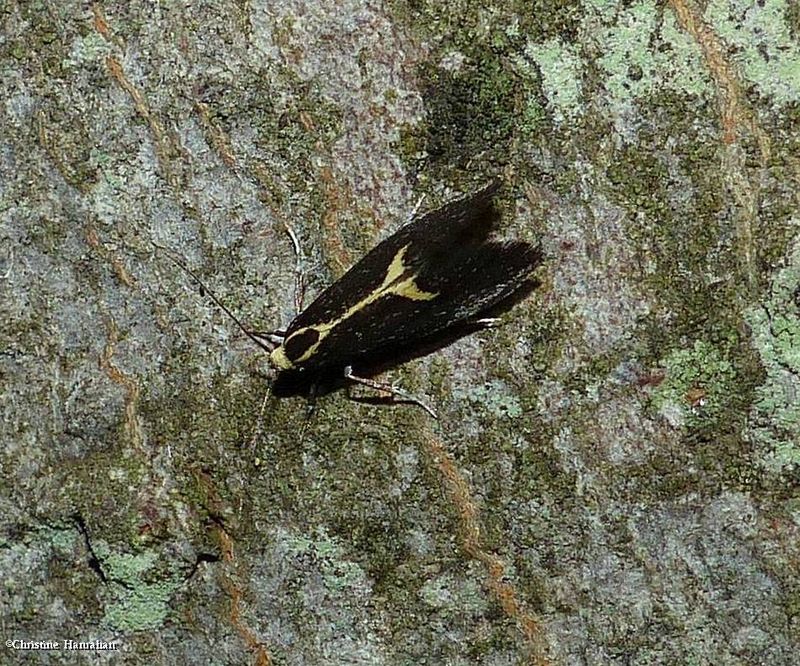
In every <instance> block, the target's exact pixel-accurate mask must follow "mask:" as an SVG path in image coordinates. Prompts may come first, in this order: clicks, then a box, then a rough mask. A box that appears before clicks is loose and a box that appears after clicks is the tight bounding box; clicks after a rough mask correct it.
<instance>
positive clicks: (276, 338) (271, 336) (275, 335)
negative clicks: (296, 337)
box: [248, 329, 286, 347]
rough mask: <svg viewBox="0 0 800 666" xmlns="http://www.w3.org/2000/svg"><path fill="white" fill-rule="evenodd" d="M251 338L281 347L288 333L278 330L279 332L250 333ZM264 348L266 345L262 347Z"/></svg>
mask: <svg viewBox="0 0 800 666" xmlns="http://www.w3.org/2000/svg"><path fill="white" fill-rule="evenodd" d="M248 332H249V334H250V337H251V338H258V339H259V340H261V341H262V342H263V343H264V344H271V345H275V346H276V347H279V346H280V345H282V344H283V341H284V340H285V339H286V331H283V330H281V329H278V330H277V331H248ZM261 346H262V347H263V346H264V345H261Z"/></svg>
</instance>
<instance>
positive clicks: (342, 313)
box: [184, 181, 542, 416]
mask: <svg viewBox="0 0 800 666" xmlns="http://www.w3.org/2000/svg"><path fill="white" fill-rule="evenodd" d="M499 186H500V184H499V182H497V181H493V182H491V183H490V184H489V185H487V186H485V187H483V188H482V189H480V190H479V191H477V192H475V193H473V194H470V195H468V196H466V197H463V198H461V199H458V200H455V201H451V202H450V203H448V204H446V205H444V206H442V207H441V208H437V209H435V210H432V211H429V212H427V213H425V214H424V215H422V216H419V217H417V218H416V219H414V220H412V221H411V222H409V223H408V224H406V225H405V226H403V227H401V228H400V229H399V230H398V231H396V232H395V233H394V234H392V235H391V236H389V237H388V238H386V239H385V240H383V241H381V242H380V243H378V244H377V245H376V246H375V247H374V248H373V249H372V250H370V251H369V252H368V253H367V254H366V255H365V256H364V257H363V258H361V259H360V260H359V261H358V262H356V263H355V264H354V265H353V266H352V267H351V268H350V269H349V270H348V271H347V272H346V273H345V274H344V275H343V276H342V277H340V278H339V279H338V280H336V281H335V282H334V283H333V284H331V285H330V286H329V287H328V288H327V289H325V290H324V291H322V292H321V293H320V294H319V296H317V298H316V299H315V300H314V301H313V302H312V303H311V305H309V306H308V307H307V308H305V309H304V310H303V311H302V312H300V313H299V314H298V315H297V316H296V317H295V318H294V319H293V320H292V321H291V323H290V324H289V325H288V327H286V329H285V330H284V331H278V332H276V333H272V334H268V335H261V334H256V333H253V332H252V331H248V330H247V329H246V328H245V327H244V326H243V325H242V324H241V323H240V322H239V320H238V319H237V318H236V317H235V316H234V315H233V314H232V313H230V312H229V311H228V309H227V308H225V306H224V305H223V304H222V303H220V302H219V301H218V300H217V299H216V297H214V295H213V294H212V293H211V292H208V293H209V295H211V296H212V298H214V300H215V302H217V303H218V304H219V305H220V306H221V307H222V308H223V310H225V312H226V313H227V314H228V315H229V316H231V317H232V318H233V320H234V321H235V322H236V323H237V324H238V325H239V327H240V328H241V329H242V330H243V331H244V332H245V333H246V334H247V335H248V336H249V337H250V338H251V339H253V340H254V341H255V342H256V343H257V344H258V345H259V346H261V347H262V348H264V349H265V350H267V351H268V352H269V360H270V362H271V364H272V365H273V366H274V368H275V369H276V370H277V377H276V380H275V382H274V384H273V387H272V392H273V394H275V395H278V396H286V395H298V394H305V395H307V396H309V397H312V398H313V397H316V396H318V395H322V394H325V393H328V392H330V391H332V390H334V389H336V388H339V387H341V386H343V385H345V384H348V383H353V382H355V383H360V384H365V385H367V386H370V387H372V388H375V389H378V390H381V391H386V392H389V393H391V394H393V395H394V396H397V397H399V398H401V399H403V400H406V401H410V402H413V403H416V404H418V405H420V406H422V407H423V408H424V409H426V410H427V411H428V412H429V413H430V414H431V415H433V416H435V412H434V411H433V410H432V409H431V408H430V407H428V406H427V405H426V404H425V403H423V402H422V401H421V400H419V399H417V398H415V397H413V396H411V395H409V394H407V393H406V392H405V391H402V390H401V389H398V388H396V387H394V386H392V385H388V384H382V383H380V382H377V381H374V380H372V379H370V377H372V376H374V375H375V374H376V373H378V372H380V371H382V370H384V369H387V368H390V367H393V366H394V365H397V364H399V363H402V362H404V361H405V360H408V359H410V358H414V357H415V356H420V355H423V354H425V353H427V352H429V351H431V350H435V349H437V348H440V347H442V346H444V345H446V344H449V342H451V341H453V340H455V339H457V338H459V337H461V336H463V335H466V334H468V333H470V332H473V331H475V330H478V329H481V328H484V327H486V326H490V325H492V324H494V323H496V322H497V319H496V318H495V317H491V316H489V315H491V314H494V313H495V312H499V311H502V310H504V309H505V308H507V307H510V305H513V303H514V302H516V299H517V298H518V297H520V296H524V295H526V294H527V293H528V291H530V290H531V289H533V288H535V286H536V284H537V283H536V282H535V281H534V280H533V279H532V273H533V271H534V270H535V269H536V267H537V266H538V265H539V264H540V263H541V261H542V254H541V250H540V248H539V247H538V246H534V245H531V244H529V243H526V242H523V241H516V240H513V241H501V240H495V239H493V238H492V237H491V233H492V232H493V231H494V230H495V227H496V223H497V221H498V220H499V218H500V215H499V213H498V210H497V208H496V207H495V203H494V200H495V197H496V195H497V191H498V189H499ZM184 268H185V267H184ZM187 270H188V269H187ZM190 274H191V273H190ZM193 277H194V276H193ZM195 279H196V278H195ZM206 291H208V290H207V289H206Z"/></svg>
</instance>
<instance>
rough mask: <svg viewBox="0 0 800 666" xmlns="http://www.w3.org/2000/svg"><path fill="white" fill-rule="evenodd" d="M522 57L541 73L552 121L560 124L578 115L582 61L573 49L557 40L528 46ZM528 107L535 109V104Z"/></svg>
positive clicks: (579, 109)
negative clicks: (528, 59)
mask: <svg viewBox="0 0 800 666" xmlns="http://www.w3.org/2000/svg"><path fill="white" fill-rule="evenodd" d="M525 54H526V55H527V56H528V57H529V58H530V59H531V60H533V61H534V62H535V63H536V64H537V65H538V66H539V70H540V71H541V73H542V89H543V91H544V94H545V95H546V97H547V100H548V103H549V105H550V108H551V110H552V112H553V118H554V120H555V122H556V123H562V122H565V121H568V120H571V119H573V118H575V117H576V116H578V115H579V114H580V112H581V97H582V95H581V79H580V71H581V60H580V58H579V57H578V56H577V55H576V54H575V52H574V49H572V48H571V47H569V46H567V45H565V44H563V43H562V42H561V40H559V39H551V40H549V41H547V42H544V43H542V44H534V43H529V44H528V45H527V47H526V48H525ZM531 108H533V109H537V110H538V104H535V105H533V106H532V107H531Z"/></svg>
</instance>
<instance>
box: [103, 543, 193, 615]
mask: <svg viewBox="0 0 800 666" xmlns="http://www.w3.org/2000/svg"><path fill="white" fill-rule="evenodd" d="M93 548H94V554H95V556H96V557H97V559H98V563H99V566H100V568H101V570H102V571H103V574H104V575H105V577H106V583H107V590H108V595H109V596H108V598H107V599H106V606H105V615H104V617H103V624H104V625H106V626H108V627H110V628H112V629H115V630H118V631H143V630H147V629H154V628H156V627H159V626H161V624H162V623H163V622H164V620H165V619H166V617H167V614H168V613H169V605H168V604H169V600H170V598H171V597H172V595H173V594H174V592H175V590H176V589H177V588H178V586H179V585H180V583H181V576H180V575H178V574H172V575H168V576H167V577H166V578H164V577H163V576H164V574H163V572H156V571H155V570H154V569H155V565H156V563H157V561H158V556H157V554H156V553H154V552H152V551H150V552H145V553H141V554H138V555H134V554H130V553H116V552H114V551H113V550H112V549H111V547H110V546H109V545H108V544H107V543H105V542H103V541H97V542H95V543H94V544H93ZM159 576H161V578H159ZM150 578H152V580H150Z"/></svg>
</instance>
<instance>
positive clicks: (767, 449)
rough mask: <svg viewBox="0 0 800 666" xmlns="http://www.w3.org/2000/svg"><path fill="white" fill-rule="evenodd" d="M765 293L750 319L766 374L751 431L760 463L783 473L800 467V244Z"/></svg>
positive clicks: (754, 339) (752, 417)
mask: <svg viewBox="0 0 800 666" xmlns="http://www.w3.org/2000/svg"><path fill="white" fill-rule="evenodd" d="M767 294H768V296H767V298H766V299H765V300H764V301H763V302H762V303H760V304H758V305H756V306H754V307H752V308H751V309H750V310H749V311H748V312H747V315H746V317H747V321H748V323H749V324H750V326H751V328H752V331H753V334H752V340H753V344H754V345H755V347H756V349H757V350H758V353H759V355H760V356H761V362H762V364H763V366H764V369H765V371H766V374H767V378H766V381H765V382H764V383H763V384H762V385H761V386H759V387H758V388H757V389H756V402H755V405H754V408H753V410H752V413H751V419H750V432H751V437H752V438H753V440H754V441H755V442H756V444H757V445H758V447H759V454H760V456H759V457H760V461H761V463H762V465H763V466H764V467H765V468H766V469H768V470H770V471H772V472H775V473H779V472H782V471H783V470H786V469H792V468H794V467H795V466H796V465H797V464H798V463H800V399H799V397H800V243H798V244H796V246H795V248H794V251H793V252H792V254H791V257H790V260H789V262H788V265H787V267H786V268H784V269H782V270H780V271H778V272H777V273H776V274H775V275H774V276H773V278H772V283H771V285H770V288H769V291H768V292H767Z"/></svg>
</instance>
